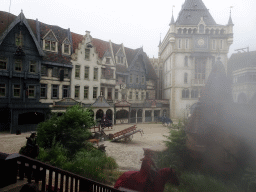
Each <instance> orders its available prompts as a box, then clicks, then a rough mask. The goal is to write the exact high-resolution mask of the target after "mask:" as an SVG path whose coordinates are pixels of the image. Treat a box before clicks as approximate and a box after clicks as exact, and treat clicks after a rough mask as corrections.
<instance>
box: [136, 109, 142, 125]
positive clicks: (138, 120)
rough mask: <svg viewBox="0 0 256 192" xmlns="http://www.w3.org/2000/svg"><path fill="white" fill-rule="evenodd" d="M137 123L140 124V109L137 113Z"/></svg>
mask: <svg viewBox="0 0 256 192" xmlns="http://www.w3.org/2000/svg"><path fill="white" fill-rule="evenodd" d="M137 123H142V109H139V110H138V111H137Z"/></svg>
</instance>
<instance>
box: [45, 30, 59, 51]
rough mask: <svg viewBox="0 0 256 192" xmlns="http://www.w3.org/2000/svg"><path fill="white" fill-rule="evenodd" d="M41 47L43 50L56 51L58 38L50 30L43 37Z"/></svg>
mask: <svg viewBox="0 0 256 192" xmlns="http://www.w3.org/2000/svg"><path fill="white" fill-rule="evenodd" d="M43 49H44V50H45V51H52V52H58V40H57V38H56V36H55V35H54V33H53V32H52V30H50V31H49V32H48V33H47V34H46V35H45V36H44V38H43Z"/></svg>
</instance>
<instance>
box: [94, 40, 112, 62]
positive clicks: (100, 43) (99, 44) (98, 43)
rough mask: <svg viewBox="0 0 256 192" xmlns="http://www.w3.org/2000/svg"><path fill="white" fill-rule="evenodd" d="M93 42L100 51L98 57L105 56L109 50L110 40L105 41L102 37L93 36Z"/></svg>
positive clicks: (97, 50)
mask: <svg viewBox="0 0 256 192" xmlns="http://www.w3.org/2000/svg"><path fill="white" fill-rule="evenodd" d="M92 44H93V46H94V47H95V48H96V52H97V53H98V57H99V58H100V59H101V58H102V57H103V56H104V53H105V52H106V51H107V50H109V51H110V47H109V42H107V41H103V40H100V39H96V38H93V39H92Z"/></svg>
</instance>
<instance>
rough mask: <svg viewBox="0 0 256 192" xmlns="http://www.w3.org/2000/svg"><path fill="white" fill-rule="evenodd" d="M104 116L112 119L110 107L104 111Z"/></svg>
mask: <svg viewBox="0 0 256 192" xmlns="http://www.w3.org/2000/svg"><path fill="white" fill-rule="evenodd" d="M106 116H107V118H108V119H109V120H111V121H112V117H113V111H112V110H111V109H108V110H107V111H106Z"/></svg>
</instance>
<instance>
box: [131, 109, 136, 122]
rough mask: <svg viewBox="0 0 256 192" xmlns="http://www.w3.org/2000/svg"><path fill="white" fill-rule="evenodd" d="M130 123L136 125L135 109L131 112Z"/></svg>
mask: <svg viewBox="0 0 256 192" xmlns="http://www.w3.org/2000/svg"><path fill="white" fill-rule="evenodd" d="M130 123H136V110H135V109H133V110H132V111H131V118H130Z"/></svg>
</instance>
